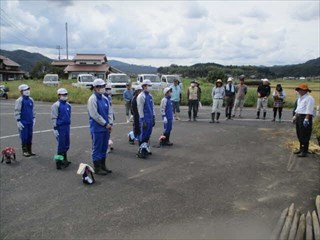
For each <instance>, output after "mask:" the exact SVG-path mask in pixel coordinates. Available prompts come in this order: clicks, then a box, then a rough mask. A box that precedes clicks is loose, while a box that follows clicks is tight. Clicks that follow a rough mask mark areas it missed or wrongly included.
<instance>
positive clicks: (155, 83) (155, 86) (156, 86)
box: [137, 74, 161, 90]
mask: <svg viewBox="0 0 320 240" xmlns="http://www.w3.org/2000/svg"><path fill="white" fill-rule="evenodd" d="M145 79H149V80H150V81H151V83H152V90H160V89H161V81H160V78H159V76H158V75H157V74H139V75H138V77H137V83H138V84H141V83H142V82H143V80H145Z"/></svg>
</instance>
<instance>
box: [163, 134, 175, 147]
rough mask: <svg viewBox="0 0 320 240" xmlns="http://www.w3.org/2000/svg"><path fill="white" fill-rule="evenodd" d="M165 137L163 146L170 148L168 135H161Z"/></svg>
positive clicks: (170, 143)
mask: <svg viewBox="0 0 320 240" xmlns="http://www.w3.org/2000/svg"><path fill="white" fill-rule="evenodd" d="M163 135H164V136H165V137H166V139H165V140H164V144H163V145H164V146H172V145H173V143H172V142H170V133H167V134H163Z"/></svg>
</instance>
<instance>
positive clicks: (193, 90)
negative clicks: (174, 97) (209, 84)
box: [187, 81, 199, 121]
mask: <svg viewBox="0 0 320 240" xmlns="http://www.w3.org/2000/svg"><path fill="white" fill-rule="evenodd" d="M187 99H188V116H189V121H191V111H193V121H197V115H198V113H197V111H198V104H199V89H198V87H197V85H196V81H192V82H191V84H190V87H189V88H188V91H187Z"/></svg>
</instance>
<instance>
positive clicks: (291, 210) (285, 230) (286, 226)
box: [279, 203, 294, 240]
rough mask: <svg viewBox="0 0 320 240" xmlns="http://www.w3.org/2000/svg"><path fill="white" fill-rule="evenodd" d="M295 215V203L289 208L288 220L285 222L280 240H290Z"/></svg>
mask: <svg viewBox="0 0 320 240" xmlns="http://www.w3.org/2000/svg"><path fill="white" fill-rule="evenodd" d="M293 215H294V203H292V204H291V206H290V207H289V211H288V216H287V218H286V221H285V222H284V225H283V228H282V231H281V233H280V237H279V239H281V240H287V239H288V236H289V232H290V228H291V224H292V219H293Z"/></svg>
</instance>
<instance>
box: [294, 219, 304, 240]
mask: <svg viewBox="0 0 320 240" xmlns="http://www.w3.org/2000/svg"><path fill="white" fill-rule="evenodd" d="M305 233H306V217H305V215H304V214H302V215H301V216H300V220H299V227H298V230H297V233H296V237H295V240H303V239H304V235H305Z"/></svg>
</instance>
